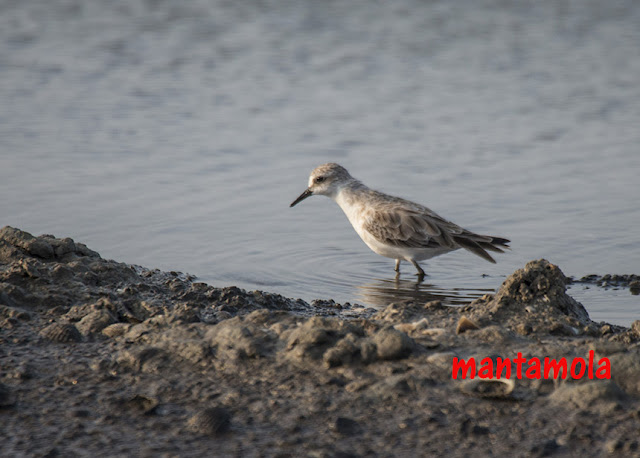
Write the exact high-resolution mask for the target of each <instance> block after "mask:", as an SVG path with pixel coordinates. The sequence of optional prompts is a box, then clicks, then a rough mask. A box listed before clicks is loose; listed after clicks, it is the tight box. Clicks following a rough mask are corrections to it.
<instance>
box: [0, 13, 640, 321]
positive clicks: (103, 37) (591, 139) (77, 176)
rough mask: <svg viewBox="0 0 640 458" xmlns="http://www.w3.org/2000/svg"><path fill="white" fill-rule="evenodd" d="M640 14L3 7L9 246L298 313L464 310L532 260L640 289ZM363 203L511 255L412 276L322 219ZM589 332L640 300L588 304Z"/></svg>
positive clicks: (464, 260) (448, 260)
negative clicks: (176, 274)
mask: <svg viewBox="0 0 640 458" xmlns="http://www.w3.org/2000/svg"><path fill="white" fill-rule="evenodd" d="M639 23H640V4H639V3H638V2H634V1H632V0H629V1H613V2H583V1H553V2H552V1H547V2H536V4H535V5H533V4H530V5H526V6H523V5H513V4H512V3H511V2H502V1H484V2H475V1H471V0H468V1H466V2H464V1H463V2H446V1H435V2H428V3H425V2H421V1H417V0H413V1H412V0H405V1H401V2H393V4H386V3H373V2H366V1H352V2H314V1H311V0H308V1H297V2H287V1H272V2H225V1H218V2H209V1H205V0H201V1H192V2H179V1H177V0H176V1H172V0H167V1H162V0H157V1H151V0H146V1H142V0H140V1H136V0H127V1H124V0H122V1H115V2H109V3H108V4H107V3H105V2H101V1H99V0H88V1H87V0H84V1H79V0H78V1H71V0H69V1H61V0H60V1H51V0H49V1H41V2H37V1H32V2H2V3H0V38H1V39H0V183H2V190H3V199H2V203H1V204H0V210H1V211H0V215H1V217H0V218H1V219H0V224H1V225H5V224H9V225H12V226H16V227H19V228H21V229H24V230H27V231H30V232H33V233H37V234H39V233H44V232H48V233H53V234H55V235H57V236H71V237H73V238H75V239H77V240H80V241H83V242H85V243H87V244H88V245H89V246H90V247H91V248H93V249H95V250H97V251H99V252H100V253H101V254H102V255H103V257H109V258H114V259H117V260H119V261H125V262H129V263H135V264H141V265H145V266H149V267H158V268H161V269H175V270H182V271H186V272H189V273H191V274H194V275H197V276H198V277H199V278H200V279H202V280H203V281H206V282H209V283H211V284H214V285H231V284H234V285H237V286H241V287H244V288H248V289H263V290H269V291H274V292H279V293H281V294H283V295H286V296H292V297H302V298H303V299H305V300H311V299H315V298H333V299H335V300H336V301H340V302H343V301H350V302H359V303H366V304H369V305H373V306H379V305H383V304H386V303H388V302H390V301H394V300H399V299H403V298H418V299H420V300H431V299H433V298H446V300H447V301H448V302H450V303H463V302H465V301H468V300H470V299H472V298H474V297H477V296H480V295H482V294H484V293H485V292H489V291H493V290H494V289H495V288H496V287H498V286H499V285H500V283H501V282H502V281H503V279H504V278H505V276H506V275H508V274H510V273H511V272H513V270H515V269H516V268H519V267H522V266H523V265H524V263H525V262H526V261H528V260H531V259H537V258H542V257H544V258H547V259H549V260H550V261H551V262H554V263H556V264H558V265H559V266H560V267H561V268H562V269H563V271H564V272H565V274H567V275H574V276H582V275H585V274H590V273H598V274H604V273H619V274H623V273H639V272H640V244H639V243H638V237H639V235H638V234H639V233H638V227H639V224H640V206H639V205H638V203H637V202H638V195H640V180H638V174H639V172H640V152H639V151H638V145H640V129H639V128H638V126H640V85H639V84H638V76H639V75H640V28H638V26H637V25H638V24H639ZM328 161H335V162H339V163H341V164H342V165H344V166H345V167H346V168H347V169H349V171H350V172H351V173H352V174H353V175H354V176H355V177H357V178H359V179H361V180H362V181H364V182H365V183H366V184H368V185H369V186H371V187H374V188H377V189H380V190H382V191H385V192H388V193H391V194H395V195H400V196H402V197H406V198H409V199H412V200H415V201H418V202H420V203H423V204H425V205H427V206H429V207H431V208H432V209H433V210H435V211H437V212H438V213H440V214H441V215H442V216H444V217H446V218H448V219H451V220H453V221H454V222H456V223H458V224H460V225H462V226H464V227H466V228H468V229H470V230H473V231H477V232H481V233H488V234H491V235H499V236H504V237H507V238H510V239H511V240H512V246H513V250H512V251H511V252H510V253H508V254H505V255H500V256H499V257H498V264H497V265H491V264H489V263H487V262H485V261H483V260H482V259H480V258H477V257H475V256H473V255H471V254H468V253H464V252H461V251H458V252H455V253H451V254H448V255H445V256H441V257H439V258H435V259H433V260H430V261H427V262H425V263H423V264H424V266H423V267H424V268H425V270H426V271H427V273H428V275H429V276H428V277H427V278H426V279H425V282H424V283H422V284H419V285H417V284H416V281H415V280H416V278H415V277H414V276H413V268H412V267H411V266H409V265H407V264H403V273H402V276H401V277H400V279H399V280H398V281H396V280H395V279H394V271H393V260H390V259H386V258H382V257H379V256H377V255H375V254H373V253H372V252H370V251H369V249H368V248H367V247H366V246H365V245H364V244H363V243H362V242H361V241H360V239H359V238H358V236H357V235H356V234H355V232H354V231H353V230H352V229H351V228H350V226H349V224H348V222H347V220H346V218H345V217H344V215H343V214H342V212H341V211H340V209H339V208H338V207H337V206H336V205H335V204H333V203H332V202H331V201H329V200H328V199H325V198H313V199H308V200H307V201H305V202H303V203H302V204H300V205H299V206H296V207H295V208H293V209H290V208H289V207H288V205H289V203H291V201H292V200H293V199H294V198H295V197H297V196H298V195H299V194H300V192H302V190H304V188H305V186H306V183H307V175H308V173H309V171H310V170H311V169H312V168H314V167H315V166H316V165H318V164H321V163H324V162H328ZM571 294H573V295H575V297H576V298H577V299H578V300H580V301H581V302H582V303H583V304H584V305H585V306H586V307H587V309H588V311H589V313H590V315H591V317H592V318H593V319H595V320H607V321H611V322H614V323H620V324H626V325H628V324H630V323H631V322H632V321H633V320H635V319H638V318H640V314H639V313H638V309H639V307H640V298H639V297H638V296H632V295H631V294H630V293H629V291H628V290H624V289H620V290H609V291H604V290H602V289H599V288H589V289H585V288H584V287H583V286H574V287H572V289H571Z"/></svg>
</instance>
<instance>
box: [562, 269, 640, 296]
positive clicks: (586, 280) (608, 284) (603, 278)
mask: <svg viewBox="0 0 640 458" xmlns="http://www.w3.org/2000/svg"><path fill="white" fill-rule="evenodd" d="M570 281H571V283H579V284H583V285H595V286H598V287H600V288H604V289H620V288H629V291H630V292H631V294H633V295H634V296H637V295H639V294H640V275H635V274H629V275H617V274H613V275H612V274H605V275H596V274H592V275H585V276H584V277H582V278H579V279H575V278H570Z"/></svg>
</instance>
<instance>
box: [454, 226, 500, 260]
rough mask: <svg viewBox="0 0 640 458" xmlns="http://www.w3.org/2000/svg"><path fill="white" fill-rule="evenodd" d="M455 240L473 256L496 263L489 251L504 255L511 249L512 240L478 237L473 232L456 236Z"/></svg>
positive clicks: (486, 236) (487, 236)
mask: <svg viewBox="0 0 640 458" xmlns="http://www.w3.org/2000/svg"><path fill="white" fill-rule="evenodd" d="M453 240H455V242H456V243H457V244H458V245H460V246H461V247H462V248H465V249H467V250H469V251H471V252H472V253H473V254H476V255H478V256H480V257H481V258H483V259H486V260H487V261H489V262H492V263H494V264H495V263H496V260H495V259H493V258H492V257H491V255H490V254H489V253H487V251H494V252H496V253H504V249H507V250H508V249H509V248H510V247H509V243H511V241H510V240H508V239H505V238H502V237H492V236H490V235H478V234H474V233H472V232H464V233H462V234H460V235H457V236H454V237H453Z"/></svg>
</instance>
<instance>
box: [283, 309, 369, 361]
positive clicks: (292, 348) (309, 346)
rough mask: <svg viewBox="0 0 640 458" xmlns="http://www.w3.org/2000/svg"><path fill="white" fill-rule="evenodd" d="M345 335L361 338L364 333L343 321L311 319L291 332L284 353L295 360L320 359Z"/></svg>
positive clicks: (320, 318) (321, 318)
mask: <svg viewBox="0 0 640 458" xmlns="http://www.w3.org/2000/svg"><path fill="white" fill-rule="evenodd" d="M347 334H355V335H356V336H362V335H364V331H363V330H362V328H359V327H357V326H355V325H353V324H351V323H348V322H346V321H344V320H339V319H335V318H323V317H313V318H310V319H308V320H306V321H305V322H304V323H302V324H301V325H299V326H298V327H296V328H295V329H293V330H292V331H291V333H290V334H289V336H288V338H287V345H286V351H287V352H288V354H289V356H290V357H293V358H295V359H321V358H322V357H323V356H324V353H325V352H326V351H327V350H328V349H329V348H331V347H333V346H334V345H335V344H336V343H337V342H338V341H339V340H340V339H342V338H343V337H344V336H346V335H347ZM344 345H347V343H346V342H345V344H344Z"/></svg>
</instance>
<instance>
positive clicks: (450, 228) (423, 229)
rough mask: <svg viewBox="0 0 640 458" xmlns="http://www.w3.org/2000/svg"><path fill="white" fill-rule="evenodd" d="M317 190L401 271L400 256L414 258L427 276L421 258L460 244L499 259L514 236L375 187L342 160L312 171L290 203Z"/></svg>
mask: <svg viewBox="0 0 640 458" xmlns="http://www.w3.org/2000/svg"><path fill="white" fill-rule="evenodd" d="M314 195H320V196H327V197H329V198H331V199H333V201H335V202H336V203H337V204H338V205H339V206H340V208H342V210H343V211H344V213H345V214H346V215H347V218H348V219H349V222H350V223H351V225H352V226H353V228H354V229H355V231H356V232H357V233H358V235H359V236H360V238H361V239H362V240H363V241H364V243H366V244H367V246H368V247H369V248H371V249H372V250H373V251H374V252H375V253H377V254H379V255H381V256H386V257H387V258H393V259H395V260H396V265H395V271H396V272H398V273H399V272H400V261H408V262H410V263H411V264H413V266H414V267H415V268H416V269H417V270H418V273H417V275H418V276H419V277H420V278H423V277H424V275H425V272H424V270H422V267H420V264H418V261H422V260H425V259H429V258H433V257H434V256H439V255H441V254H444V253H448V252H450V251H454V250H457V249H459V248H465V249H467V250H469V251H470V252H472V253H473V254H476V255H478V256H480V257H481V258H483V259H486V260H487V261H489V262H492V263H494V264H495V262H496V261H495V260H494V259H493V258H492V257H491V255H490V254H489V253H487V251H494V252H499V253H503V252H504V251H503V248H509V245H508V244H509V242H510V241H509V240H507V239H505V238H502V237H494V236H490V235H479V234H475V233H473V232H471V231H468V230H466V229H464V228H462V227H460V226H458V225H457V224H454V223H452V222H451V221H447V220H446V219H444V218H442V217H441V216H439V215H438V214H437V213H435V212H434V211H433V210H430V209H429V208H427V207H425V206H423V205H420V204H417V203H414V202H411V201H409V200H406V199H402V198H400V197H394V196H390V195H388V194H384V193H382V192H379V191H375V190H373V189H371V188H369V187H367V186H365V185H364V184H363V183H362V182H360V181H358V180H356V179H355V178H353V177H352V176H351V175H350V174H349V172H347V170H346V169H345V168H344V167H342V166H340V165H338V164H334V163H328V164H323V165H320V166H318V167H316V168H315V169H314V170H313V171H312V172H311V175H310V176H309V186H308V187H307V189H306V190H305V191H304V192H303V193H302V194H300V196H299V197H298V198H297V199H296V200H294V201H293V202H292V203H291V205H290V207H293V206H294V205H297V204H298V203H300V202H302V201H303V200H304V199H306V198H307V197H311V196H314Z"/></svg>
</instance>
